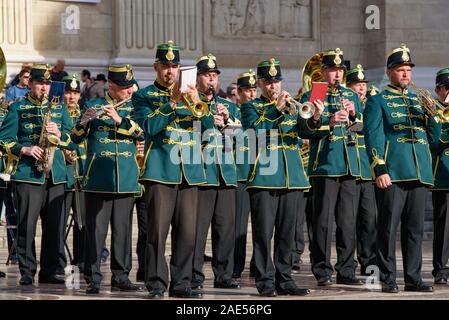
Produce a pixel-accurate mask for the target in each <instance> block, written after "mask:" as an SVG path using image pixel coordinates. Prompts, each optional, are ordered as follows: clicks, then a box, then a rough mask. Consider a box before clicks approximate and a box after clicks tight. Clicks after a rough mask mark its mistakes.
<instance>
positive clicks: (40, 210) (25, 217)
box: [16, 179, 64, 278]
mask: <svg viewBox="0 0 449 320" xmlns="http://www.w3.org/2000/svg"><path fill="white" fill-rule="evenodd" d="M16 195H17V213H18V220H19V224H18V241H17V253H18V256H19V269H20V274H21V275H22V276H25V275H26V276H30V277H34V275H35V274H36V268H37V266H36V247H35V239H34V238H35V236H36V225H37V220H38V218H39V216H40V217H41V225H42V239H41V254H40V266H41V268H40V271H39V277H40V278H46V277H52V276H54V275H55V274H56V269H57V267H58V257H59V244H60V241H62V239H61V237H60V232H59V226H60V220H61V216H62V215H61V210H62V207H63V204H64V184H57V185H54V184H53V183H52V181H51V179H47V180H46V182H45V183H44V184H42V185H37V184H30V183H23V182H17V183H16Z"/></svg>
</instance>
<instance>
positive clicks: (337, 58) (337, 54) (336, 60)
mask: <svg viewBox="0 0 449 320" xmlns="http://www.w3.org/2000/svg"><path fill="white" fill-rule="evenodd" d="M342 54H343V52H341V50H340V48H337V49H335V58H334V63H335V64H336V65H339V64H341V62H342V60H341V57H340V56H341V55H342Z"/></svg>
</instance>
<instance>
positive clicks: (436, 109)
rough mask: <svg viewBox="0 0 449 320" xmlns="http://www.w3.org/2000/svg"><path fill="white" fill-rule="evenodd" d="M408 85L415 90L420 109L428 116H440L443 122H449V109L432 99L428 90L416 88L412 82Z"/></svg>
mask: <svg viewBox="0 0 449 320" xmlns="http://www.w3.org/2000/svg"><path fill="white" fill-rule="evenodd" d="M410 85H411V86H412V87H413V88H414V89H415V92H416V95H417V96H418V99H419V102H420V104H421V106H422V108H423V109H424V111H425V112H426V113H427V114H428V115H429V116H431V117H434V116H436V115H437V114H440V115H441V116H442V117H443V119H444V120H445V121H448V122H449V107H445V106H443V105H442V104H441V103H440V102H438V101H437V100H436V99H434V98H433V97H432V94H431V93H430V92H429V90H426V89H422V88H418V87H417V86H416V85H415V83H414V82H411V83H410Z"/></svg>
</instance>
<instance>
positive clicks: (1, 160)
mask: <svg viewBox="0 0 449 320" xmlns="http://www.w3.org/2000/svg"><path fill="white" fill-rule="evenodd" d="M7 113H8V111H7V110H5V109H4V108H0V127H1V126H2V124H3V121H4V120H5V117H6V114H7ZM6 160H7V154H5V153H3V152H0V172H3V171H5V169H6ZM6 187H7V185H6V182H5V181H3V180H2V179H0V189H5V188H6Z"/></svg>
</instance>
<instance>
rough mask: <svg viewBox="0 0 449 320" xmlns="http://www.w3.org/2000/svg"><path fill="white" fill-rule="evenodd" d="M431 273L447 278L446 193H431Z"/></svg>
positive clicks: (448, 199) (448, 225) (448, 217)
mask: <svg viewBox="0 0 449 320" xmlns="http://www.w3.org/2000/svg"><path fill="white" fill-rule="evenodd" d="M432 199H433V271H432V275H433V276H434V277H436V276H444V277H446V278H448V277H449V267H448V266H447V261H448V259H449V214H448V202H449V192H448V191H433V192H432Z"/></svg>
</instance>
